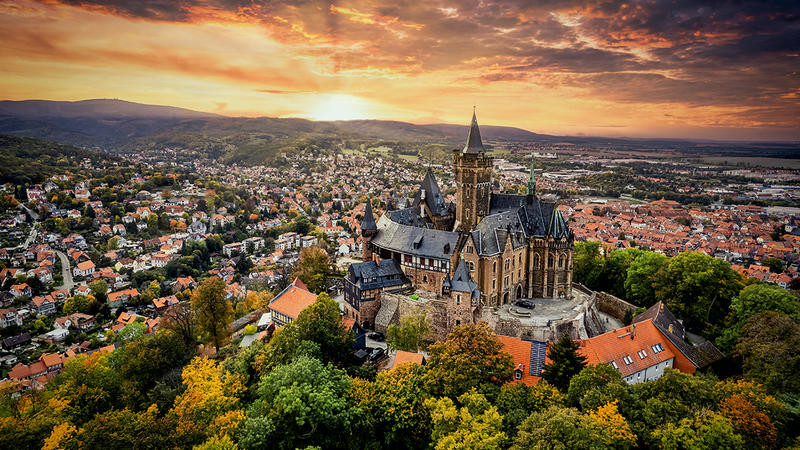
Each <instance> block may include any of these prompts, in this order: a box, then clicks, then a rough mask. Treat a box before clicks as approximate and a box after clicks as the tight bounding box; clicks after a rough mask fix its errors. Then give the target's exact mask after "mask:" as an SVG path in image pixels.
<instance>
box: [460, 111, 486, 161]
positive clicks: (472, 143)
mask: <svg viewBox="0 0 800 450" xmlns="http://www.w3.org/2000/svg"><path fill="white" fill-rule="evenodd" d="M485 152H486V150H485V149H484V148H483V142H482V141H481V130H480V128H478V118H477V117H476V116H475V111H472V123H471V124H470V126H469V134H468V135H467V143H466V144H465V145H464V148H463V149H462V150H461V153H470V154H478V153H485Z"/></svg>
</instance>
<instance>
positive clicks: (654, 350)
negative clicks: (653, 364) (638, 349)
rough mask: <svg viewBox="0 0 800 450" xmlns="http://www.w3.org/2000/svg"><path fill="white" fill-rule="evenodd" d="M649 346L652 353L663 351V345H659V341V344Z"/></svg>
mask: <svg viewBox="0 0 800 450" xmlns="http://www.w3.org/2000/svg"><path fill="white" fill-rule="evenodd" d="M650 348H652V349H653V353H661V352H663V351H664V346H663V345H661V344H660V343H659V344H656V345H654V346H652V347H650Z"/></svg>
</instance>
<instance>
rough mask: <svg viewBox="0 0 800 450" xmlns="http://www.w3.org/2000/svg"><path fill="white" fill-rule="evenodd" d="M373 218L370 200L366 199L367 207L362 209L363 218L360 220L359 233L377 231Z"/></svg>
mask: <svg viewBox="0 0 800 450" xmlns="http://www.w3.org/2000/svg"><path fill="white" fill-rule="evenodd" d="M377 229H378V226H377V225H376V224H375V217H374V216H373V215H372V200H371V199H369V198H367V206H366V208H364V218H363V219H362V220H361V231H364V230H377Z"/></svg>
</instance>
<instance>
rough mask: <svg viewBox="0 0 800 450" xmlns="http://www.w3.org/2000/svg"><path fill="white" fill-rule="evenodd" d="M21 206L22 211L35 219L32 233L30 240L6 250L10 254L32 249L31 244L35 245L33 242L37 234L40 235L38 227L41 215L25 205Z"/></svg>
mask: <svg viewBox="0 0 800 450" xmlns="http://www.w3.org/2000/svg"><path fill="white" fill-rule="evenodd" d="M19 206H20V207H21V208H22V209H24V210H25V211H27V212H28V214H29V215H30V216H31V218H32V219H33V224H32V226H31V232H30V233H29V234H28V238H27V239H25V242H23V243H22V244H19V245H18V246H16V247H11V248H7V249H6V250H8V251H10V252H12V251H14V250H22V249H26V248H28V247H30V246H31V244H32V243H33V240H34V239H36V234H37V233H38V231H37V230H36V225H37V224H38V223H39V214H37V213H35V212H33V211H31V210H30V209H29V208H28V207H27V206H25V205H23V204H20V205H19Z"/></svg>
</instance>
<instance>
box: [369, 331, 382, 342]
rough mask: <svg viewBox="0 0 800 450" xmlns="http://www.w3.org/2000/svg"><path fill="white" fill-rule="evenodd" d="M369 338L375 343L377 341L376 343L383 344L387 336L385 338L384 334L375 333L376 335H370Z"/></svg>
mask: <svg viewBox="0 0 800 450" xmlns="http://www.w3.org/2000/svg"><path fill="white" fill-rule="evenodd" d="M367 337H368V338H370V339H372V340H373V341H376V342H383V341H385V340H386V336H384V335H383V333H379V332H377V331H376V332H374V333H370V334H368V335H367Z"/></svg>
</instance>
